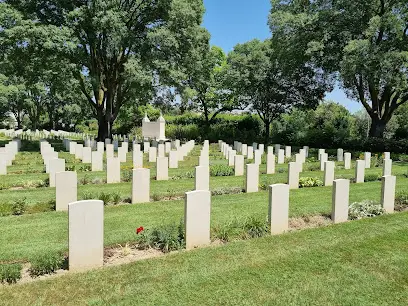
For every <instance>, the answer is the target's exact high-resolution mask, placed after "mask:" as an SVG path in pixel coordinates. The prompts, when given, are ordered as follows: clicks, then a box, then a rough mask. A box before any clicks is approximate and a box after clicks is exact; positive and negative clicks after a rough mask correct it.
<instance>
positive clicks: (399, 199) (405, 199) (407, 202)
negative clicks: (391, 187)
mask: <svg viewBox="0 0 408 306" xmlns="http://www.w3.org/2000/svg"><path fill="white" fill-rule="evenodd" d="M407 208H408V191H406V190H403V191H399V192H397V194H396V195H395V209H396V210H397V211H402V210H405V209H407Z"/></svg>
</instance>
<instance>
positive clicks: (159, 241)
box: [137, 222, 185, 253]
mask: <svg viewBox="0 0 408 306" xmlns="http://www.w3.org/2000/svg"><path fill="white" fill-rule="evenodd" d="M137 243H138V245H139V247H140V248H144V249H145V248H155V249H159V250H161V251H162V252H164V253H167V252H170V251H175V250H179V249H181V248H183V247H184V246H185V240H184V224H183V223H182V222H180V224H179V225H176V224H173V225H165V226H161V227H157V228H153V229H146V230H143V231H142V232H140V233H139V234H138V235H137Z"/></svg>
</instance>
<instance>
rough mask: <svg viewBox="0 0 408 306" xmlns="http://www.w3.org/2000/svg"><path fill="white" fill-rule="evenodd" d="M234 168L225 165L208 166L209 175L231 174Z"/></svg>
mask: <svg viewBox="0 0 408 306" xmlns="http://www.w3.org/2000/svg"><path fill="white" fill-rule="evenodd" d="M232 175H234V168H233V167H230V166H226V165H213V166H210V176H232Z"/></svg>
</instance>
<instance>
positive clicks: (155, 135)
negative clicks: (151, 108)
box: [142, 114, 166, 140]
mask: <svg viewBox="0 0 408 306" xmlns="http://www.w3.org/2000/svg"><path fill="white" fill-rule="evenodd" d="M165 131H166V120H164V118H163V116H162V114H160V117H159V119H157V121H156V122H150V120H149V118H148V117H147V114H145V117H144V118H143V121H142V136H143V138H150V139H156V140H165V139H166V133H165Z"/></svg>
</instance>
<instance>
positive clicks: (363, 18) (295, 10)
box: [269, 0, 408, 137]
mask: <svg viewBox="0 0 408 306" xmlns="http://www.w3.org/2000/svg"><path fill="white" fill-rule="evenodd" d="M407 14H408V6H407V2H406V1H405V0H362V1H354V0H340V1H338V0H336V1H334V0H318V1H309V0H306V1H304V0H302V1H299V0H289V1H288V0H272V11H271V14H270V18H269V23H270V27H271V31H272V36H273V40H274V41H276V42H277V43H280V44H281V45H285V46H286V47H285V48H286V49H287V50H289V51H288V52H290V53H292V54H293V53H294V52H297V53H298V54H302V55H306V57H305V58H304V61H305V63H308V64H309V65H315V66H316V67H317V68H319V69H321V70H322V71H323V72H324V73H327V74H331V75H333V76H335V77H336V78H337V79H338V80H339V81H340V82H341V84H342V86H343V88H344V89H345V90H346V92H347V94H348V95H349V96H350V97H351V98H353V99H355V100H358V101H360V102H361V103H362V105H363V106H364V108H365V109H366V111H367V113H368V114H369V116H370V117H371V121H372V123H371V128H370V136H374V137H383V134H384V130H385V127H386V124H387V123H388V122H389V121H390V119H391V117H392V115H393V114H394V112H395V111H396V109H397V108H398V107H399V106H401V105H402V104H404V103H405V102H407V101H408V83H407V81H408V79H407V77H408V75H407V65H408V15H407ZM333 80H334V78H333Z"/></svg>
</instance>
